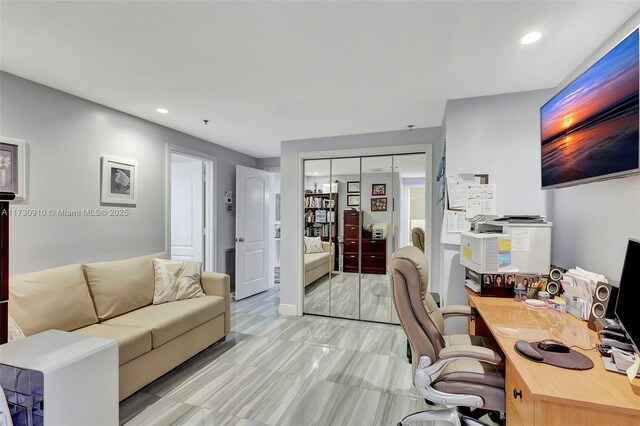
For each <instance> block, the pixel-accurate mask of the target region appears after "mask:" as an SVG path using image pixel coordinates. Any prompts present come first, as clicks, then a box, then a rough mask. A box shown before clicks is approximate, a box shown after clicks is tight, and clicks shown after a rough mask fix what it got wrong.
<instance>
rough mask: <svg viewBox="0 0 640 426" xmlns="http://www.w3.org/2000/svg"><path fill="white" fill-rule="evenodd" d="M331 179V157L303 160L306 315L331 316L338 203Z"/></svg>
mask: <svg viewBox="0 0 640 426" xmlns="http://www.w3.org/2000/svg"><path fill="white" fill-rule="evenodd" d="M330 181H331V160H310V161H305V176H304V188H305V189H304V225H303V226H304V248H303V250H304V286H305V287H304V289H305V299H304V312H305V313H307V314H318V315H331V310H330V306H329V304H330V300H331V299H330V291H331V290H330V283H331V275H332V274H333V272H334V270H335V265H334V263H335V249H334V247H335V244H334V241H335V238H334V235H335V226H334V225H335V208H336V207H338V206H337V205H336V204H337V203H336V201H337V200H336V197H337V194H335V195H334V193H333V192H332V191H331V190H332V185H331V184H330ZM332 205H333V206H332ZM332 213H333V215H332ZM332 216H333V217H332ZM332 219H334V221H333V222H332Z"/></svg>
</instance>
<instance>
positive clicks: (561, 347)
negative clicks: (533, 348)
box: [538, 339, 571, 354]
mask: <svg viewBox="0 0 640 426" xmlns="http://www.w3.org/2000/svg"><path fill="white" fill-rule="evenodd" d="M538 348H539V349H541V350H543V351H545V352H557V353H565V354H566V353H568V352H569V351H570V350H571V349H569V347H568V346H566V345H565V344H564V343H562V342H558V341H557V340H553V339H545V340H543V341H541V342H538Z"/></svg>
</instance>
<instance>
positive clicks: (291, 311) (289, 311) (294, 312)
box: [278, 303, 298, 317]
mask: <svg viewBox="0 0 640 426" xmlns="http://www.w3.org/2000/svg"><path fill="white" fill-rule="evenodd" d="M278 312H279V313H280V315H284V316H288V317H295V316H298V307H297V306H296V305H287V304H284V303H281V304H280V306H279V307H278Z"/></svg>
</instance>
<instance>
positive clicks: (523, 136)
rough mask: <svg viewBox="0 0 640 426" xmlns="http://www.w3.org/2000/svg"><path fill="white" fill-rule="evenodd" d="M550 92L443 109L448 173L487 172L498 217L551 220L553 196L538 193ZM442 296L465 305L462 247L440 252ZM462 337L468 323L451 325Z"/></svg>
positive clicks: (451, 104)
mask: <svg viewBox="0 0 640 426" xmlns="http://www.w3.org/2000/svg"><path fill="white" fill-rule="evenodd" d="M551 94H552V91H551V90H536V91H531V92H519V93H510V94H505V95H496V96H484V97H477V98H467V99H456V100H450V101H448V102H447V107H446V110H445V118H444V121H445V125H446V133H445V138H446V151H447V171H446V173H447V175H453V174H457V173H488V174H489V182H490V183H495V184H497V191H496V194H497V212H498V213H499V214H507V213H512V214H544V215H547V216H548V217H549V218H551V219H552V216H553V215H552V213H553V211H552V205H553V202H552V196H553V194H551V193H549V192H547V191H542V190H541V189H540V117H539V115H540V111H539V108H540V106H541V105H542V104H543V103H544V102H546V101H547V100H548V99H549V97H550V96H551ZM440 250H441V251H440V262H441V270H442V288H441V296H442V297H443V299H444V302H445V303H446V304H447V305H451V304H466V303H467V302H466V299H467V298H466V293H465V290H464V269H463V268H462V266H461V265H460V247H459V246H458V245H443V246H442V247H441V248H440ZM447 327H448V329H449V330H452V332H455V333H463V332H465V330H466V322H465V321H462V320H461V321H457V320H453V322H452V323H449V322H448V323H447Z"/></svg>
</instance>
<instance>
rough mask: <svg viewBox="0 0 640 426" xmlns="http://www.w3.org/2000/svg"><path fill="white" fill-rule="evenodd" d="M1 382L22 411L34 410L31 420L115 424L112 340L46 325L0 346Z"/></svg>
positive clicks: (48, 425)
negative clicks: (46, 328)
mask: <svg viewBox="0 0 640 426" xmlns="http://www.w3.org/2000/svg"><path fill="white" fill-rule="evenodd" d="M0 383H1V384H2V386H3V388H5V394H9V398H8V399H9V402H10V403H11V402H12V401H11V399H14V402H18V403H19V404H22V405H21V410H22V412H23V414H24V415H27V414H26V413H24V412H25V410H27V409H28V410H29V411H30V412H31V411H32V410H33V412H35V416H34V420H35V422H34V424H44V425H45V426H57V425H64V426H75V425H78V426H86V425H117V424H118V418H119V415H118V409H119V406H118V345H117V343H116V342H114V341H111V340H107V339H102V338H98V337H91V336H84V335H81V334H76V333H68V332H64V331H58V330H49V331H45V332H43V333H39V334H36V335H33V336H29V337H27V338H25V339H21V340H17V341H13V342H11V343H7V344H5V345H2V346H0ZM16 399H17V400H18V401H16ZM25 407H26V408H25ZM42 408H43V410H42V411H40V410H41V409H42ZM41 414H42V415H43V416H42V417H40V415H41ZM28 415H31V413H29V414H28ZM41 420H44V423H41Z"/></svg>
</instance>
